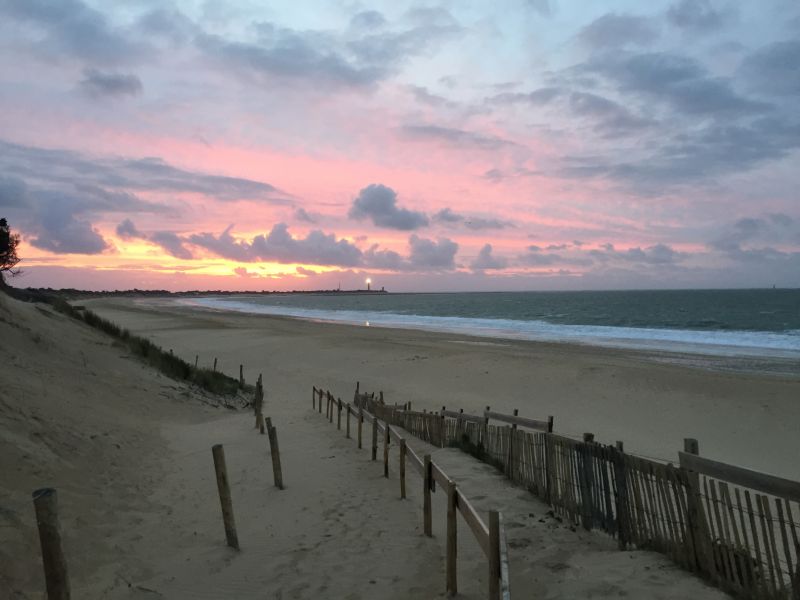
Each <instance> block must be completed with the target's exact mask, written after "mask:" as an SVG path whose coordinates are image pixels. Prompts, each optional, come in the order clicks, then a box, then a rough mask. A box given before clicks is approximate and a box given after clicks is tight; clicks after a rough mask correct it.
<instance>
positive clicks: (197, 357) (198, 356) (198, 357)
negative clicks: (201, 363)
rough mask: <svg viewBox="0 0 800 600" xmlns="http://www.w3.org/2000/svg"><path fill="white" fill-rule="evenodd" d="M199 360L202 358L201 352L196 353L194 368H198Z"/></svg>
mask: <svg viewBox="0 0 800 600" xmlns="http://www.w3.org/2000/svg"><path fill="white" fill-rule="evenodd" d="M198 360H200V355H199V354H195V355H194V368H195V369H197V361H198Z"/></svg>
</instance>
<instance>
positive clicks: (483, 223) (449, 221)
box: [433, 208, 514, 231]
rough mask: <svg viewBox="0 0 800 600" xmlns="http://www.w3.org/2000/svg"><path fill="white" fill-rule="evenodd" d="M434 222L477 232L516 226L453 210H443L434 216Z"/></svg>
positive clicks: (507, 222)
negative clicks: (460, 226)
mask: <svg viewBox="0 0 800 600" xmlns="http://www.w3.org/2000/svg"><path fill="white" fill-rule="evenodd" d="M433 220H434V221H435V222H437V223H442V224H444V225H450V226H455V225H462V226H464V227H466V228H467V229H473V230H476V231H477V230H480V229H505V228H507V227H513V226H514V224H513V223H511V222H509V221H503V220H500V219H486V218H483V217H477V216H469V215H462V214H459V213H456V212H453V210H452V209H451V208H443V209H442V210H440V211H439V212H437V213H436V214H434V215H433Z"/></svg>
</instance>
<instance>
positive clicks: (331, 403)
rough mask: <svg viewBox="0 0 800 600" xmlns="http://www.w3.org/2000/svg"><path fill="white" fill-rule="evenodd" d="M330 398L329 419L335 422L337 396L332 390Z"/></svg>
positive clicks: (329, 394)
mask: <svg viewBox="0 0 800 600" xmlns="http://www.w3.org/2000/svg"><path fill="white" fill-rule="evenodd" d="M328 398H329V399H330V407H331V410H330V415H328V420H329V421H330V422H331V423H333V409H334V408H336V398H334V397H333V396H332V395H331V393H330V392H328Z"/></svg>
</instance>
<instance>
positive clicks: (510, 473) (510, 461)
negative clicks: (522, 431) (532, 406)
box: [506, 408, 519, 481]
mask: <svg viewBox="0 0 800 600" xmlns="http://www.w3.org/2000/svg"><path fill="white" fill-rule="evenodd" d="M517 415H519V409H517V408H515V409H514V416H515V417H516V416H517ZM516 433H517V424H516V423H514V424H513V425H512V426H511V429H510V430H509V431H508V458H507V460H506V476H507V477H508V478H509V479H510V480H511V481H514V437H516Z"/></svg>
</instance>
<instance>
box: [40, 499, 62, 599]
mask: <svg viewBox="0 0 800 600" xmlns="http://www.w3.org/2000/svg"><path fill="white" fill-rule="evenodd" d="M32 495H33V507H34V509H35V510H36V525H37V526H38V528H39V543H40V544H41V547H42V564H43V565H44V580H45V586H46V588H47V598H48V600H69V598H70V590H69V576H68V574H67V561H66V560H65V559H64V553H63V551H62V549H61V529H60V527H59V523H58V494H57V493H56V490H55V489H53V488H42V489H39V490H36V491H35V492H33V494H32Z"/></svg>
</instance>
